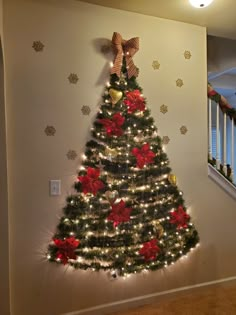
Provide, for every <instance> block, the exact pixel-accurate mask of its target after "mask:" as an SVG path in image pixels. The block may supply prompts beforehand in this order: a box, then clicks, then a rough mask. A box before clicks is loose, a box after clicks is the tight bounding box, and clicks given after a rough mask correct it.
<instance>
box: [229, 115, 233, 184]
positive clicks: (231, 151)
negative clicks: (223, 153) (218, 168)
mask: <svg viewBox="0 0 236 315" xmlns="http://www.w3.org/2000/svg"><path fill="white" fill-rule="evenodd" d="M230 177H231V179H232V181H234V119H233V118H232V121H231V176H230Z"/></svg>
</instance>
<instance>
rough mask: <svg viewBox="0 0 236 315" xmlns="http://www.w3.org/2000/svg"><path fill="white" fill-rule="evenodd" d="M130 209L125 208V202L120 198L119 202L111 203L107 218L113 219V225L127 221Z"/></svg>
mask: <svg viewBox="0 0 236 315" xmlns="http://www.w3.org/2000/svg"><path fill="white" fill-rule="evenodd" d="M131 211H132V209H131V208H125V202H124V201H123V200H121V201H120V202H119V203H117V204H113V205H112V211H111V213H110V214H109V216H108V218H107V220H109V221H113V225H114V227H116V226H117V225H118V224H120V223H121V222H127V221H129V220H130V213H131Z"/></svg>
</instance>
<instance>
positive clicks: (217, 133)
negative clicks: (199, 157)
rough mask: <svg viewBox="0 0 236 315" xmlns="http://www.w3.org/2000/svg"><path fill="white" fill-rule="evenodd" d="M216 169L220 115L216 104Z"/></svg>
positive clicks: (218, 151)
mask: <svg viewBox="0 0 236 315" xmlns="http://www.w3.org/2000/svg"><path fill="white" fill-rule="evenodd" d="M216 168H217V169H219V168H220V115H219V104H218V103H217V104H216Z"/></svg>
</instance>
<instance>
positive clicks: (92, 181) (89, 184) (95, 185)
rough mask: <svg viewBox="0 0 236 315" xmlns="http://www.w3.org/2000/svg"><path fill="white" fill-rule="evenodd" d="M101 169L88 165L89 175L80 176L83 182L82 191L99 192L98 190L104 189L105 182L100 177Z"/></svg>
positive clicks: (79, 178) (85, 192)
mask: <svg viewBox="0 0 236 315" xmlns="http://www.w3.org/2000/svg"><path fill="white" fill-rule="evenodd" d="M99 176H100V169H96V168H92V167H88V170H87V175H84V176H78V180H79V181H80V182H81V183H82V191H83V193H84V194H87V193H92V194H94V195H96V194H97V192H98V190H100V189H103V187H104V184H103V182H102V181H101V180H99V179H98V177H99Z"/></svg>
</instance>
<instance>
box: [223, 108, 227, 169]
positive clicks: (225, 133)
mask: <svg viewBox="0 0 236 315" xmlns="http://www.w3.org/2000/svg"><path fill="white" fill-rule="evenodd" d="M226 119H227V116H226V113H224V155H223V171H224V173H225V175H227V166H226V144H227V142H226V141H227V131H226V123H227V120H226Z"/></svg>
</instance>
